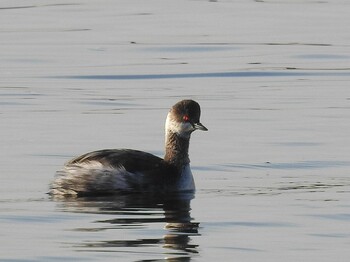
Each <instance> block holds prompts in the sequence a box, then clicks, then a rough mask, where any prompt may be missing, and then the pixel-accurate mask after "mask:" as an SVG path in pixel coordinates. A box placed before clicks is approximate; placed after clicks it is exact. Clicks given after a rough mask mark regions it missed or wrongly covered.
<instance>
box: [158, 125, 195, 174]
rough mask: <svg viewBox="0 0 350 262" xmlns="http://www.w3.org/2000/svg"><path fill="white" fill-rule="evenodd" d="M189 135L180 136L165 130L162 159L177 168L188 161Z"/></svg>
mask: <svg viewBox="0 0 350 262" xmlns="http://www.w3.org/2000/svg"><path fill="white" fill-rule="evenodd" d="M189 144H190V138H189V137H180V136H179V135H178V134H176V133H174V132H172V131H169V130H167V131H166V135H165V156H164V160H165V161H166V162H167V163H169V164H172V165H175V166H176V167H177V168H178V169H182V168H183V167H184V166H186V165H187V164H189V163H190V159H189V157H188V147H189Z"/></svg>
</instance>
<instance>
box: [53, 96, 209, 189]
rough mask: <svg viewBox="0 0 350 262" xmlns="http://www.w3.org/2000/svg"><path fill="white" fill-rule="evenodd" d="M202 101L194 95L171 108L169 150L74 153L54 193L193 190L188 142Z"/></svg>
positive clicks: (167, 136)
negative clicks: (162, 154)
mask: <svg viewBox="0 0 350 262" xmlns="http://www.w3.org/2000/svg"><path fill="white" fill-rule="evenodd" d="M200 115H201V108H200V105H199V104H198V103H197V102H196V101H194V100H191V99H186V100H181V101H179V102H177V103H176V104H175V105H173V106H172V107H171V109H170V110H169V112H168V114H167V117H166V121H165V154H164V158H160V157H158V156H155V155H153V154H151V153H147V152H143V151H140V150H134V149H102V150H98V151H93V152H89V153H86V154H83V155H81V156H78V157H75V158H73V159H71V160H70V161H68V162H67V163H65V165H64V167H63V168H62V169H61V170H59V171H57V172H56V175H55V178H54V180H53V181H52V183H51V184H50V190H49V192H48V193H49V194H50V195H52V196H98V195H112V194H117V193H142V192H144V193H147V192H148V193H152V192H154V193H167V192H174V193H178V192H193V191H195V183H194V179H193V175H192V172H191V168H190V159H189V154H188V151H189V142H190V137H191V134H192V133H193V132H194V131H196V130H202V131H208V129H207V128H206V127H205V126H204V125H203V124H201V122H200Z"/></svg>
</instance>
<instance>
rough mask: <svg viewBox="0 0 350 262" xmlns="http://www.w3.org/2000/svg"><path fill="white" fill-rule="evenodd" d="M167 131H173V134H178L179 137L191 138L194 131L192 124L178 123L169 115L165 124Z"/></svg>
mask: <svg viewBox="0 0 350 262" xmlns="http://www.w3.org/2000/svg"><path fill="white" fill-rule="evenodd" d="M165 130H166V131H167V132H168V131H171V132H172V133H175V134H178V135H179V136H185V137H187V136H189V135H190V133H191V132H192V131H193V130H194V128H193V126H192V125H191V123H189V122H186V123H183V122H177V121H176V120H174V119H173V118H172V117H171V116H169V115H168V117H167V119H166V122H165Z"/></svg>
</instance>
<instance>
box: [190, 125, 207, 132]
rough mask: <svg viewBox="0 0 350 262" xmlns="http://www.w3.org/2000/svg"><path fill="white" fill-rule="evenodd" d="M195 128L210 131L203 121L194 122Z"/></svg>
mask: <svg viewBox="0 0 350 262" xmlns="http://www.w3.org/2000/svg"><path fill="white" fill-rule="evenodd" d="M193 126H194V129H195V130H202V131H208V128H206V127H205V126H203V125H202V124H201V123H194V125H193Z"/></svg>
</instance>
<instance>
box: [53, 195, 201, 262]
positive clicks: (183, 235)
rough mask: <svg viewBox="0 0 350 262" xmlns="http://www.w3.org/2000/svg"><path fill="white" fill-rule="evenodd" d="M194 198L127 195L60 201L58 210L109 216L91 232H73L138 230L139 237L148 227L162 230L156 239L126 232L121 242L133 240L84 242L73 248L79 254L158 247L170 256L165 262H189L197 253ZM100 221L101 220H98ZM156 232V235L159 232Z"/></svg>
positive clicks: (101, 220)
mask: <svg viewBox="0 0 350 262" xmlns="http://www.w3.org/2000/svg"><path fill="white" fill-rule="evenodd" d="M193 198H194V194H193V193H176V194H167V195H163V194H161V195H158V194H156V195H155V194H152V195H147V194H127V195H116V196H111V197H94V198H91V197H89V198H87V197H84V198H74V199H60V200H59V201H58V206H59V208H60V209H62V211H66V212H78V213H93V214H106V215H108V216H107V217H108V218H106V219H99V220H94V221H93V222H94V223H93V224H92V225H93V227H92V228H91V227H89V228H75V229H74V230H75V231H81V232H86V231H88V232H100V231H103V230H110V229H124V230H135V229H136V230H137V229H140V234H141V235H144V233H145V231H147V232H148V234H149V232H150V231H149V230H150V227H153V226H152V225H156V224H157V223H158V224H161V230H165V231H164V232H165V234H163V233H161V236H159V237H158V236H157V237H155V238H144V237H140V238H138V237H137V238H136V239H135V234H134V232H133V234H132V235H128V231H125V232H126V235H127V236H125V234H124V236H123V238H127V237H128V236H129V237H130V236H133V239H127V240H125V239H113V240H99V241H94V240H89V241H84V242H83V243H81V244H78V246H77V245H75V248H78V249H79V251H84V250H86V251H92V250H98V251H99V252H103V251H104V250H105V251H106V252H113V251H115V252H120V250H118V248H121V247H128V248H146V247H149V246H160V247H161V249H162V250H163V251H162V253H163V254H164V253H165V254H167V256H168V254H171V256H170V257H171V258H169V259H168V261H190V259H191V255H193V254H196V253H198V245H196V244H193V243H192V241H193V239H192V238H193V236H196V235H199V233H198V227H199V223H198V222H193V218H192V217H191V214H190V211H191V200H192V199H193ZM99 218H101V217H100V216H99ZM125 232H124V233H125ZM156 232H157V235H158V234H159V232H158V231H156ZM152 235H154V233H152ZM107 249H108V250H107ZM166 250H168V251H166ZM170 250H172V251H170ZM139 251H140V250H139ZM147 261H156V260H147Z"/></svg>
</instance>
